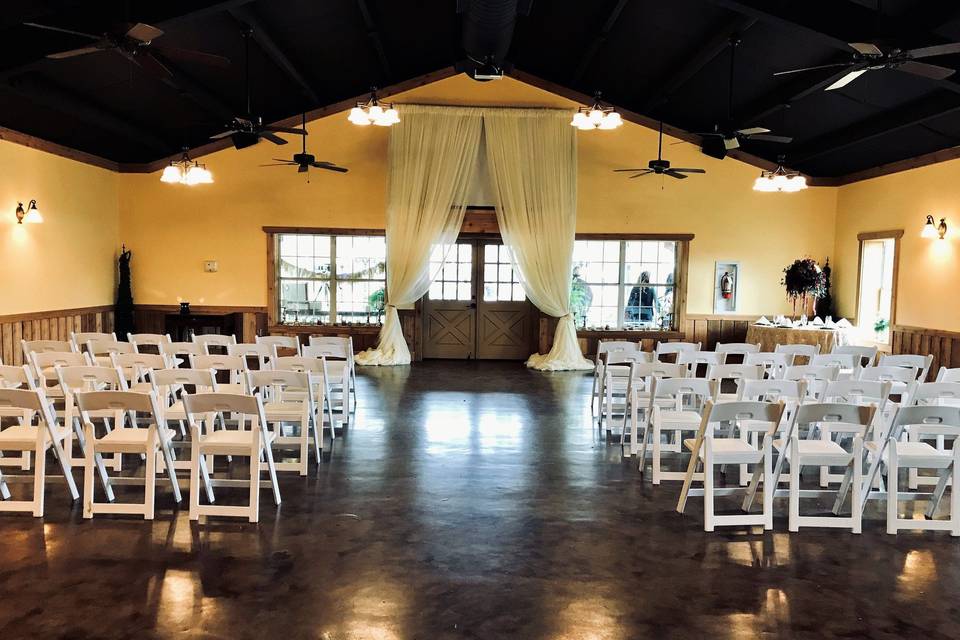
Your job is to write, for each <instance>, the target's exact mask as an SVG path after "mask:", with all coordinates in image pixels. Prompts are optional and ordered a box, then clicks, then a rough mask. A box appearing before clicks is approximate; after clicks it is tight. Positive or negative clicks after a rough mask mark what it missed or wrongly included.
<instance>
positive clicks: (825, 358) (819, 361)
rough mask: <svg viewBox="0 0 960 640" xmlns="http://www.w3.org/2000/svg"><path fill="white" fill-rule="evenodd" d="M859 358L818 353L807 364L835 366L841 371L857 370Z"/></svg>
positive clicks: (841, 354)
mask: <svg viewBox="0 0 960 640" xmlns="http://www.w3.org/2000/svg"><path fill="white" fill-rule="evenodd" d="M859 362H860V356H857V355H854V354H852V353H818V354H817V355H815V356H813V357H812V358H810V362H809V363H808V364H812V365H814V366H817V365H820V366H828V367H829V366H836V367H840V368H841V369H859V368H860V365H859V364H858V363H859Z"/></svg>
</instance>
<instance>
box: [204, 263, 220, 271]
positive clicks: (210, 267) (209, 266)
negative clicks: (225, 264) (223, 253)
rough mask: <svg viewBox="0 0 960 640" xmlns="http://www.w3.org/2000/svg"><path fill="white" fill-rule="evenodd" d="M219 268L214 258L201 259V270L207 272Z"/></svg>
mask: <svg viewBox="0 0 960 640" xmlns="http://www.w3.org/2000/svg"><path fill="white" fill-rule="evenodd" d="M219 268H220V265H218V264H217V261H216V260H204V261H203V270H204V271H206V272H207V273H216V272H217V270H218V269H219Z"/></svg>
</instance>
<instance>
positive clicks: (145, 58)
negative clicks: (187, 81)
mask: <svg viewBox="0 0 960 640" xmlns="http://www.w3.org/2000/svg"><path fill="white" fill-rule="evenodd" d="M133 60H134V61H135V62H136V63H137V64H139V65H140V66H141V67H143V68H144V69H145V70H147V71H148V72H150V73H152V74H153V75H155V76H157V77H158V78H161V79H167V78H172V77H173V72H172V71H170V69H168V68H167V65H165V64H163V62H162V61H161V60H160V58H158V57H157V56H155V55H153V54H152V53H151V52H150V51H148V50H146V49H141V50H140V52H139V53H138V54H137V55H136V57H134V58H133Z"/></svg>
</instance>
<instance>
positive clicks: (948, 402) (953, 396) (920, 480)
mask: <svg viewBox="0 0 960 640" xmlns="http://www.w3.org/2000/svg"><path fill="white" fill-rule="evenodd" d="M909 396H910V397H909V399H908V403H909V404H910V405H911V406H920V407H925V406H937V407H960V382H923V383H920V384H917V385H915V386H914V388H913V390H912V391H911V392H910V394H909ZM907 433H909V436H908V437H909V438H910V439H911V440H912V441H917V442H919V441H920V436H918V435H915V434H913V433H912V432H909V430H908V431H907ZM934 446H935V447H936V449H937V451H946V448H945V446H946V442H945V438H944V437H943V436H942V435H941V436H938V437H937V438H936V439H935V445H934ZM908 475H909V484H908V485H907V486H908V487H909V488H910V489H916V488H918V487H920V486H921V485H931V484H936V478H932V477H930V476H921V475H920V474H919V473H918V470H917V469H915V468H911V469H910V470H909V472H908ZM948 484H949V483H948Z"/></svg>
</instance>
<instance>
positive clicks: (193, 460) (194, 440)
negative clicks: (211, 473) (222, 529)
mask: <svg viewBox="0 0 960 640" xmlns="http://www.w3.org/2000/svg"><path fill="white" fill-rule="evenodd" d="M202 462H203V456H201V455H200V430H199V429H198V428H197V426H196V425H191V427H190V519H191V520H199V519H200V464H201V463H202ZM207 491H208V495H209V491H210V488H209V487H207Z"/></svg>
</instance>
